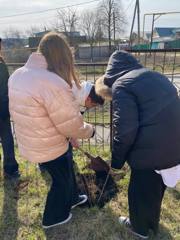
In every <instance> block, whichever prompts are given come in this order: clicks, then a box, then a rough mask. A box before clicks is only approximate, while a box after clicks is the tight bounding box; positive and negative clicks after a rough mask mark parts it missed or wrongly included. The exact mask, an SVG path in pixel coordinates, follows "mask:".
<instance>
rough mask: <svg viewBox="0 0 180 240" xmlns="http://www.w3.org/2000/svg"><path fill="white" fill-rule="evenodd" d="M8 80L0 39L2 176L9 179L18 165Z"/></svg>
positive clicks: (15, 175)
mask: <svg viewBox="0 0 180 240" xmlns="http://www.w3.org/2000/svg"><path fill="white" fill-rule="evenodd" d="M8 78H9V73H8V69H7V66H6V64H5V62H4V60H3V58H2V56H1V39H0V139H1V144H2V149H3V160H4V161H3V168H4V175H5V176H6V177H9V178H18V177H19V171H18V164H17V161H16V159H15V153H14V141H13V136H12V132H11V124H10V115H9V106H8V104H9V100H8Z"/></svg>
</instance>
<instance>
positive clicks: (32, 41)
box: [29, 30, 86, 48]
mask: <svg viewBox="0 0 180 240" xmlns="http://www.w3.org/2000/svg"><path fill="white" fill-rule="evenodd" d="M48 32H50V30H46V31H43V32H38V33H34V36H33V37H29V47H30V48H36V47H37V46H38V44H39V42H40V40H41V38H42V37H43V36H44V35H45V34H46V33H48ZM59 33H62V34H64V35H65V36H66V37H67V39H68V41H69V43H70V45H71V46H76V45H77V44H79V43H82V42H86V36H82V35H81V34H80V32H77V31H74V32H59Z"/></svg>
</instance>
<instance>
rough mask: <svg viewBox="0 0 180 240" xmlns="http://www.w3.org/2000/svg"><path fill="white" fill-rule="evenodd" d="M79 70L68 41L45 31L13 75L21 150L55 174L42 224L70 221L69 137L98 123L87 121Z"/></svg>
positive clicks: (87, 132)
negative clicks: (77, 91) (79, 96)
mask: <svg viewBox="0 0 180 240" xmlns="http://www.w3.org/2000/svg"><path fill="white" fill-rule="evenodd" d="M73 81H75V83H76V85H77V87H80V84H79V81H78V79H77V77H76V75H75V69H74V62H73V56H72V53H71V50H70V47H69V45H68V44H67V42H66V41H65V40H64V38H63V37H62V36H61V35H59V34H57V33H48V34H46V35H45V36H44V37H43V38H42V40H41V42H40V44H39V47H38V51H37V52H35V53H32V54H31V56H30V57H29V59H28V61H27V63H26V64H25V65H24V66H23V67H22V68H20V69H18V70H16V71H15V72H14V73H13V74H12V75H11V77H10V79H9V107H10V113H11V117H12V119H13V121H14V126H15V132H16V137H17V142H18V148H19V152H20V154H21V155H22V156H23V157H25V158H26V159H28V160H29V161H31V162H34V163H43V165H44V166H45V167H46V169H47V171H48V172H49V174H50V175H51V177H52V186H51V189H50V191H49V193H48V196H47V201H46V206H45V211H44V216H43V227H44V228H49V227H52V226H55V225H58V224H63V223H65V222H67V221H69V220H70V218H71V216H72V215H71V213H70V210H71V208H72V207H73V205H74V206H75V205H78V204H81V203H82V202H84V201H85V200H86V199H87V198H86V196H85V195H82V196H79V198H76V199H73V196H74V192H75V191H76V189H74V188H73V186H75V185H76V184H75V180H74V173H73V167H72V154H71V153H70V152H69V150H68V149H69V140H68V139H70V138H90V137H91V136H92V135H93V132H94V130H93V127H92V126H91V125H89V124H87V123H85V122H83V118H82V116H81V114H80V111H79V105H78V103H77V102H76V99H75V98H74V95H73V93H72V89H71V88H72V82H73Z"/></svg>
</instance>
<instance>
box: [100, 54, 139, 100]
mask: <svg viewBox="0 0 180 240" xmlns="http://www.w3.org/2000/svg"><path fill="white" fill-rule="evenodd" d="M140 68H143V66H142V65H141V64H140V63H139V61H138V60H137V59H136V58H135V57H134V56H133V55H132V54H130V53H128V52H125V51H115V52H114V53H113V54H112V55H111V57H110V58H109V62H108V65H107V69H106V72H105V75H104V76H102V77H101V78H99V79H98V80H97V81H96V86H95V87H96V92H97V94H98V95H100V96H101V97H103V98H107V99H108V98H109V97H108V96H110V95H111V88H112V85H113V83H114V82H115V81H116V80H117V79H118V78H120V77H121V76H123V75H125V74H126V73H128V72H130V71H132V70H135V69H140Z"/></svg>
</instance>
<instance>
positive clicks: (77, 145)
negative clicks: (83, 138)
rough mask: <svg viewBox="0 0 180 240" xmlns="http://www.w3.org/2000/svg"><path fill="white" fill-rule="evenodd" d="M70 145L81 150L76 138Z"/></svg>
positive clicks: (71, 140) (72, 139)
mask: <svg viewBox="0 0 180 240" xmlns="http://www.w3.org/2000/svg"><path fill="white" fill-rule="evenodd" d="M70 143H71V145H72V147H74V148H79V146H80V144H79V141H78V140H77V139H75V138H71V139H70Z"/></svg>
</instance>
